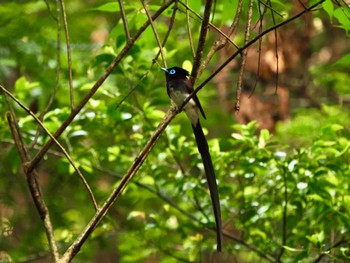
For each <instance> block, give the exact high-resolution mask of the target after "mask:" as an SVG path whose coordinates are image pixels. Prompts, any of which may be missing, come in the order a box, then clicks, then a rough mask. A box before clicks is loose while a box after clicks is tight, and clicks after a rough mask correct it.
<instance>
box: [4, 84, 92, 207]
mask: <svg viewBox="0 0 350 263" xmlns="http://www.w3.org/2000/svg"><path fill="white" fill-rule="evenodd" d="M0 89H1V90H2V91H3V92H4V93H5V94H6V95H7V96H9V97H10V98H11V99H12V100H13V101H15V102H16V103H17V104H18V105H19V106H20V107H21V108H22V109H24V110H25V111H26V112H27V113H28V114H29V115H30V116H32V117H33V119H34V120H35V121H36V122H37V123H38V125H39V126H40V127H41V128H42V129H43V130H44V131H45V132H46V134H47V135H48V136H49V137H50V138H51V140H53V142H54V143H55V144H56V145H57V146H58V148H60V150H61V151H62V152H63V154H64V155H65V156H66V158H67V160H68V161H69V163H70V164H71V165H72V166H73V168H74V170H75V171H76V172H77V174H78V176H79V178H80V179H81V180H82V182H83V184H84V186H85V188H86V189H87V190H88V192H89V195H90V197H91V200H92V202H93V205H94V208H95V210H97V209H98V207H97V203H96V199H95V197H94V195H93V193H92V191H91V188H90V186H89V184H88V183H87V182H86V180H85V177H84V176H83V174H82V173H81V172H80V170H79V168H78V167H77V166H76V165H75V163H74V161H73V159H72V158H71V157H70V155H69V154H68V152H67V151H66V149H65V148H64V147H63V146H62V145H61V144H60V143H59V142H58V141H57V140H56V139H55V137H54V136H53V135H52V134H51V133H50V131H49V130H48V129H46V127H45V126H44V124H43V123H42V122H41V121H40V120H39V118H38V117H37V116H35V114H34V113H33V112H32V111H31V110H30V109H28V108H27V107H26V106H24V104H23V103H22V102H20V101H19V100H18V99H17V98H16V97H15V96H13V95H12V93H10V92H9V91H8V90H6V89H5V88H4V87H3V86H1V85H0ZM29 163H30V157H29V155H28V158H26V161H25V162H23V165H24V167H25V169H28V164H29ZM32 171H33V170H28V172H27V173H28V174H30V173H31V172H32Z"/></svg>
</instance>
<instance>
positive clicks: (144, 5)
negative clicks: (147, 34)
mask: <svg viewBox="0 0 350 263" xmlns="http://www.w3.org/2000/svg"><path fill="white" fill-rule="evenodd" d="M141 2H142V5H143V9H144V10H145V12H146V15H147V17H148V21H149V23H150V24H151V28H152V30H153V34H154V36H155V38H156V40H157V44H158V47H159V51H160V54H161V56H162V60H163V63H164V66H165V67H166V68H167V67H168V66H167V64H166V60H165V56H164V51H163V46H162V44H161V43H160V39H159V36H158V33H157V30H156V28H155V27H154V24H153V20H152V16H151V15H150V13H149V12H148V9H147V5H146V3H145V0H141Z"/></svg>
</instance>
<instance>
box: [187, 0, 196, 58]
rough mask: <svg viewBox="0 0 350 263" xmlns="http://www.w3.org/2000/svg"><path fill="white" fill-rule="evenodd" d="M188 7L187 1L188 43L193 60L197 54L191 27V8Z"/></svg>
mask: <svg viewBox="0 0 350 263" xmlns="http://www.w3.org/2000/svg"><path fill="white" fill-rule="evenodd" d="M187 7H188V0H186V24H187V34H188V41H189V42H190V47H191V51H192V56H193V59H194V58H195V56H196V52H195V50H194V45H193V39H192V32H191V25H190V14H189V8H187Z"/></svg>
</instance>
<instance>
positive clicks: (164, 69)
mask: <svg viewBox="0 0 350 263" xmlns="http://www.w3.org/2000/svg"><path fill="white" fill-rule="evenodd" d="M161 69H162V70H163V71H165V72H166V73H169V71H168V70H167V69H166V68H161Z"/></svg>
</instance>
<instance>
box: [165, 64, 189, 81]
mask: <svg viewBox="0 0 350 263" xmlns="http://www.w3.org/2000/svg"><path fill="white" fill-rule="evenodd" d="M162 70H163V71H164V72H165V77H166V79H167V80H173V79H187V76H188V75H189V73H188V71H187V70H185V69H183V68H179V67H172V68H168V69H166V68H162Z"/></svg>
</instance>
